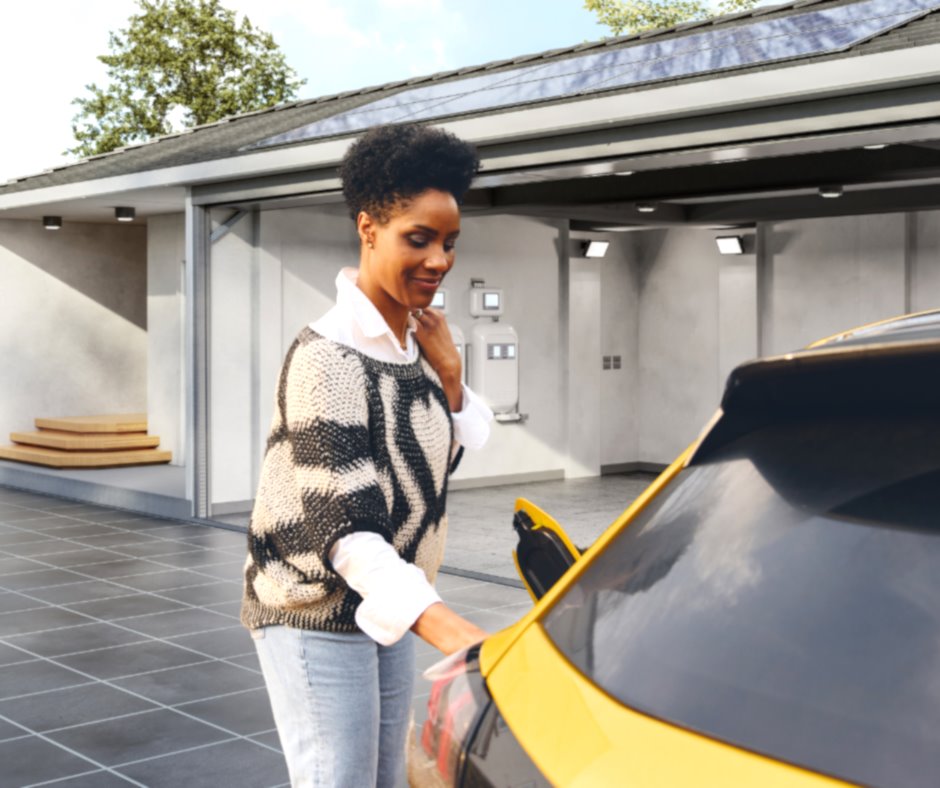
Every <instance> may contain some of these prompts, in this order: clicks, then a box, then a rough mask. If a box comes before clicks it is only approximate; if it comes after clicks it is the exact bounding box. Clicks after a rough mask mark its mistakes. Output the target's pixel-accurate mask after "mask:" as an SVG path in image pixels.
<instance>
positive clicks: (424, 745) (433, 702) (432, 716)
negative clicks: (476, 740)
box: [409, 647, 487, 786]
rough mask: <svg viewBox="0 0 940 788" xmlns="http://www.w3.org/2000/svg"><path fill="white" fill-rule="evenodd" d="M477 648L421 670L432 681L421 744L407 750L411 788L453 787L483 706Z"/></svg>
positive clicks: (484, 696) (483, 697)
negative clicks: (409, 752) (409, 755)
mask: <svg viewBox="0 0 940 788" xmlns="http://www.w3.org/2000/svg"><path fill="white" fill-rule="evenodd" d="M478 651H479V649H478V647H473V648H471V649H468V650H466V651H462V652H458V653H457V654H453V655H451V656H450V657H448V658H447V659H445V660H442V661H441V662H439V663H437V664H436V665H434V666H433V667H431V668H429V669H428V670H427V671H425V674H424V675H425V677H426V678H428V679H430V680H431V681H433V682H434V683H433V685H432V687H431V697H430V699H429V700H428V718H427V720H426V721H425V723H424V727H423V728H422V730H421V745H420V747H414V748H412V751H411V763H410V764H409V776H410V778H411V781H412V785H420V786H453V785H456V784H457V779H458V778H459V776H460V769H461V766H462V763H463V756H464V748H465V747H466V744H467V741H466V740H467V736H468V734H469V733H470V731H471V728H472V727H473V725H474V723H475V721H476V720H477V718H478V716H479V712H480V709H481V708H482V707H483V706H485V705H486V701H487V698H486V692H485V690H484V689H483V680H482V678H481V676H480V674H479V668H478V663H477V653H478Z"/></svg>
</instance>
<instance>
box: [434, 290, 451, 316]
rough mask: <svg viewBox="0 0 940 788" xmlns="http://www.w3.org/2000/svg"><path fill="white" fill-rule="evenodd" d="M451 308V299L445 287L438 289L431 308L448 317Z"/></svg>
mask: <svg viewBox="0 0 940 788" xmlns="http://www.w3.org/2000/svg"><path fill="white" fill-rule="evenodd" d="M449 306H450V297H449V296H448V294H447V290H446V289H445V288H443V287H439V288H437V292H436V293H434V298H432V299H431V307H432V308H434V309H436V310H438V311H439V312H440V313H441V314H443V315H446V314H447V309H448V307H449Z"/></svg>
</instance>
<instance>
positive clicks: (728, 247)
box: [715, 235, 744, 254]
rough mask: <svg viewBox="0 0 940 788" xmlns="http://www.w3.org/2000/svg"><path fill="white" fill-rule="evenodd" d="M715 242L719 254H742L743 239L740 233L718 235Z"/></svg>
mask: <svg viewBox="0 0 940 788" xmlns="http://www.w3.org/2000/svg"><path fill="white" fill-rule="evenodd" d="M715 243H716V244H718V251H719V252H720V253H721V254H744V241H743V239H742V238H741V236H740V235H719V236H717V237H716V238H715Z"/></svg>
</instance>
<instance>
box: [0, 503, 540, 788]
mask: <svg viewBox="0 0 940 788" xmlns="http://www.w3.org/2000/svg"><path fill="white" fill-rule="evenodd" d="M244 550H245V537H244V535H243V534H242V533H236V532H232V531H225V530H221V529H217V528H211V527H207V526H201V525H191V524H186V523H177V522H172V521H167V520H157V519H148V518H141V517H134V516H133V515H132V514H129V513H128V512H120V511H114V510H111V509H106V508H104V507H100V506H92V505H87V504H76V503H73V502H68V501H62V500H58V499H53V498H48V497H44V496H40V495H35V494H32V493H25V492H20V491H16V490H10V489H6V488H2V487H0V786H4V787H5V786H27V785H32V786H35V785H55V786H63V788H64V787H66V786H67V787H68V788H79V786H81V788H86V787H89V786H95V787H96V788H97V787H98V786H103V787H107V786H122V785H123V786H126V785H128V784H131V785H144V786H155V787H156V786H174V788H198V787H199V786H206V788H210V787H211V788H217V787H218V786H226V788H238V787H239V786H246V788H248V787H250V788H255V787H256V786H257V787H261V786H275V785H286V784H287V772H286V769H285V767H284V764H283V758H282V756H281V752H280V750H279V748H278V741H277V735H276V733H275V731H274V724H273V721H272V719H271V713H270V710H269V707H268V702H267V697H266V696H265V693H264V688H263V680H262V677H261V674H260V671H259V668H258V663H257V658H256V657H255V654H254V648H253V645H252V642H251V639H250V638H249V637H248V635H247V633H246V632H245V630H244V629H242V627H241V625H240V624H239V623H238V605H239V598H240V595H241V566H242V560H243V555H244ZM438 585H439V588H440V590H441V593H442V596H443V597H444V599H445V601H447V602H448V604H450V605H452V606H453V607H454V608H455V609H457V610H458V611H460V612H461V613H463V614H464V615H466V616H467V617H468V618H470V619H472V620H474V621H475V622H476V623H478V624H479V625H481V626H483V627H484V628H487V629H490V630H494V631H495V630H497V629H500V628H502V627H503V626H506V625H508V624H510V623H512V621H514V620H515V619H516V618H518V617H519V616H520V615H521V614H522V613H523V612H525V610H526V609H527V608H528V606H529V603H528V598H527V596H526V595H525V593H524V592H522V591H520V590H518V589H516V588H509V587H506V586H502V585H493V584H490V583H481V582H479V581H473V580H467V579H464V578H460V577H455V576H448V575H442V576H441V578H440V580H439V583H438ZM439 656H440V655H439V654H437V652H435V651H434V649H432V648H430V647H427V646H424V645H423V644H422V645H419V648H418V669H419V670H421V669H423V668H424V667H427V666H428V665H429V664H431V663H432V662H434V661H436V660H437V659H438V658H439ZM427 690H428V688H427V687H425V685H424V682H422V681H421V680H419V681H418V685H417V687H416V690H415V709H416V718H417V719H418V720H419V722H420V720H421V719H422V718H423V705H424V701H425V698H426V696H427Z"/></svg>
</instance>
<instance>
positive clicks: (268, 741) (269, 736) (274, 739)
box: [251, 731, 281, 752]
mask: <svg viewBox="0 0 940 788" xmlns="http://www.w3.org/2000/svg"><path fill="white" fill-rule="evenodd" d="M251 740H252V741H256V742H260V743H261V744H264V745H267V746H268V747H273V748H275V749H276V750H277V751H278V752H280V750H281V740H280V739H279V738H278V736H277V731H268V732H267V733H261V734H258V735H257V736H252V737H251Z"/></svg>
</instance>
